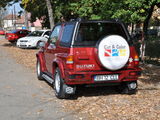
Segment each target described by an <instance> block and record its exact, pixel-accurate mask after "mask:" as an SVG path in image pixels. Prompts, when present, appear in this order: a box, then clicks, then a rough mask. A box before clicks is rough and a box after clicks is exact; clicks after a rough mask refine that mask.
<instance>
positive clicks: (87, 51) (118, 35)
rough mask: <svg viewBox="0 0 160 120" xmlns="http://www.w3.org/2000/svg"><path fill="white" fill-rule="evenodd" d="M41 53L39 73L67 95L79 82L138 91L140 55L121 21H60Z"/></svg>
mask: <svg viewBox="0 0 160 120" xmlns="http://www.w3.org/2000/svg"><path fill="white" fill-rule="evenodd" d="M40 45H41V47H42V48H41V49H40V51H39V52H38V53H37V67H36V68H37V76H38V79H40V80H41V79H45V80H47V81H48V82H49V83H51V84H52V85H53V87H54V88H55V95H56V96H57V98H67V97H69V96H70V95H71V94H74V93H75V91H76V86H78V85H82V84H83V85H97V84H102V85H110V84H112V85H117V86H118V87H117V88H119V90H120V91H121V92H122V93H126V94H134V93H136V89H137V79H138V77H139V76H140V73H141V72H140V71H141V69H140V68H139V58H138V54H137V52H136V50H135V47H134V46H133V43H132V40H131V38H130V36H129V34H128V31H127V29H126V28H125V26H124V24H123V23H121V22H120V21H116V20H115V21H83V20H77V21H71V22H66V23H60V24H57V25H56V26H55V27H54V28H53V31H52V33H51V36H50V38H49V40H48V42H47V43H46V44H44V43H41V44H40Z"/></svg>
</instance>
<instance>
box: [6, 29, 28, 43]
mask: <svg viewBox="0 0 160 120" xmlns="http://www.w3.org/2000/svg"><path fill="white" fill-rule="evenodd" d="M29 33H30V31H28V30H24V29H18V30H12V31H10V32H8V33H6V39H7V40H8V41H9V42H11V43H13V42H16V41H17V40H18V39H19V38H21V37H25V36H26V35H28V34H29Z"/></svg>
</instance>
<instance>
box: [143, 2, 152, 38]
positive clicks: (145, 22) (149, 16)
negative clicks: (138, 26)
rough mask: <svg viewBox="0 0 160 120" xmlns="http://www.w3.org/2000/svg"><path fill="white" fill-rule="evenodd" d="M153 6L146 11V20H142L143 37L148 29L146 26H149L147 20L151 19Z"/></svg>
mask: <svg viewBox="0 0 160 120" xmlns="http://www.w3.org/2000/svg"><path fill="white" fill-rule="evenodd" d="M154 6H155V4H153V5H152V6H151V7H150V9H149V10H148V16H147V17H146V19H145V20H144V26H143V32H144V34H145V37H147V36H146V35H147V29H148V25H149V20H150V18H151V17H152V13H153V10H154Z"/></svg>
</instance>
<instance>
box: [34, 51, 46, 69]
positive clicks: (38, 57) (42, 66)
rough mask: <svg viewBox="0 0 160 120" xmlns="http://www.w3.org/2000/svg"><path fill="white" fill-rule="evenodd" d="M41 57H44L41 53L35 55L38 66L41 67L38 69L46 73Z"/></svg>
mask: <svg viewBox="0 0 160 120" xmlns="http://www.w3.org/2000/svg"><path fill="white" fill-rule="evenodd" d="M43 56H44V54H43V52H38V53H37V54H36V57H37V60H39V62H40V65H41V68H40V69H41V71H42V72H44V71H46V66H45V62H44V57H43Z"/></svg>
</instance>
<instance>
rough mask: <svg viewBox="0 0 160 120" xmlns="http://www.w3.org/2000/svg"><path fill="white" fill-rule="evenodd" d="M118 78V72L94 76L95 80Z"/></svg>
mask: <svg viewBox="0 0 160 120" xmlns="http://www.w3.org/2000/svg"><path fill="white" fill-rule="evenodd" d="M118 79H119V76H118V74H114V75H96V76H94V81H111V80H118Z"/></svg>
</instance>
